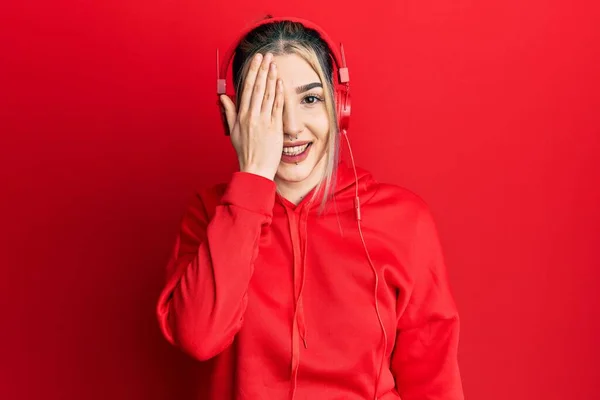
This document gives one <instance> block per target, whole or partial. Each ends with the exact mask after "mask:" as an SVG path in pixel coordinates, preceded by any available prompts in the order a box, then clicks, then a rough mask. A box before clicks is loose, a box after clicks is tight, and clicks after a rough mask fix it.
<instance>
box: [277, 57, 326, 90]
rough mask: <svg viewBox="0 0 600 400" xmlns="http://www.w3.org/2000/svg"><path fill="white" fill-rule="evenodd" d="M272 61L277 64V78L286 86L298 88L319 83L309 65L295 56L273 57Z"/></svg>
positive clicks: (317, 76)
mask: <svg viewBox="0 0 600 400" xmlns="http://www.w3.org/2000/svg"><path fill="white" fill-rule="evenodd" d="M273 60H274V61H275V63H276V64H277V72H278V76H279V77H281V78H282V79H283V81H284V82H285V83H286V84H287V85H292V86H298V85H305V84H307V83H311V82H320V81H321V80H320V79H319V75H317V73H316V72H315V70H314V69H313V68H312V67H311V66H310V64H309V63H308V62H307V61H306V60H305V59H303V58H302V57H300V56H298V55H296V54H285V55H278V56H274V57H273Z"/></svg>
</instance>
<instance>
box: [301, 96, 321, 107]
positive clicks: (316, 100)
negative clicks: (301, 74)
mask: <svg viewBox="0 0 600 400" xmlns="http://www.w3.org/2000/svg"><path fill="white" fill-rule="evenodd" d="M322 101H324V99H323V98H322V97H321V96H317V95H316V94H309V95H307V96H304V98H303V99H302V102H303V103H305V104H308V105H313V104H317V103H319V102H322Z"/></svg>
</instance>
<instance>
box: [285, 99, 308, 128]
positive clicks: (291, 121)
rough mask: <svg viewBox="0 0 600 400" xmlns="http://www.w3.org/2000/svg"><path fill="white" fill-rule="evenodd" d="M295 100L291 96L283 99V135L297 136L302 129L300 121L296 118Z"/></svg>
mask: <svg viewBox="0 0 600 400" xmlns="http://www.w3.org/2000/svg"><path fill="white" fill-rule="evenodd" d="M295 100H296V99H295V98H294V97H292V96H289V97H287V98H286V99H285V102H284V105H283V115H282V119H283V121H282V122H283V133H284V134H286V135H290V136H294V137H296V136H298V134H299V133H300V132H302V130H303V129H304V127H303V126H302V121H301V119H300V118H299V116H298V111H297V110H296V107H295V103H294V101H295Z"/></svg>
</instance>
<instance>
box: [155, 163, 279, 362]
mask: <svg viewBox="0 0 600 400" xmlns="http://www.w3.org/2000/svg"><path fill="white" fill-rule="evenodd" d="M275 188H276V186H275V182H273V181H272V180H269V179H266V178H263V177H261V176H259V175H254V174H250V173H245V172H235V173H234V174H233V176H232V179H231V180H230V181H229V184H228V185H227V187H226V188H225V191H224V194H223V196H222V198H221V199H220V201H219V200H218V199H216V198H215V194H212V193H211V194H210V195H208V194H206V195H205V196H200V195H198V196H196V197H195V199H194V201H193V202H192V204H191V205H190V206H189V208H188V209H187V211H186V213H185V215H184V217H183V219H182V221H181V225H180V229H179V234H178V235H177V237H176V240H175V245H174V249H173V252H172V255H171V257H170V260H169V262H168V265H167V268H166V269H167V271H166V284H165V285H164V287H163V289H162V291H161V293H160V295H159V299H158V304H157V316H158V321H159V325H160V329H161V331H162V333H163V335H164V336H165V337H166V339H167V340H168V341H169V342H170V343H171V344H173V345H175V346H177V347H179V348H181V349H182V350H183V351H185V352H186V353H188V354H190V355H191V356H193V357H195V358H197V359H199V360H207V359H210V358H212V357H214V356H216V355H217V354H219V353H220V352H222V351H223V350H225V349H226V348H227V347H228V346H229V345H230V344H231V343H232V342H233V339H234V337H235V335H236V333H237V332H238V331H239V329H240V327H241V326H242V322H243V319H244V312H245V310H246V304H247V290H248V285H249V282H250V278H251V276H252V273H253V267H254V261H255V259H256V257H257V255H258V248H259V241H260V239H261V236H262V235H264V234H266V233H265V232H266V227H267V226H268V225H270V223H271V220H272V213H273V204H274V200H275ZM211 202H212V203H213V204H216V206H213V207H215V208H214V215H212V217H210V218H209V216H208V215H209V213H208V212H207V208H208V209H210V208H212V207H210V204H208V203H211ZM211 214H212V213H211Z"/></svg>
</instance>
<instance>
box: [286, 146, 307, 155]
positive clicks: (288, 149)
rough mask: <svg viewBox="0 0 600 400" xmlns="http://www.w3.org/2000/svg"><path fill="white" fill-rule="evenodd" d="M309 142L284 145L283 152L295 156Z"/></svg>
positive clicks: (304, 148)
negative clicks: (302, 144) (290, 145)
mask: <svg viewBox="0 0 600 400" xmlns="http://www.w3.org/2000/svg"><path fill="white" fill-rule="evenodd" d="M309 144H310V143H306V144H305V145H304V146H294V147H284V148H283V154H285V155H286V156H297V155H298V154H300V153H302V152H303V151H304V150H306V148H307V147H308V145H309Z"/></svg>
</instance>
